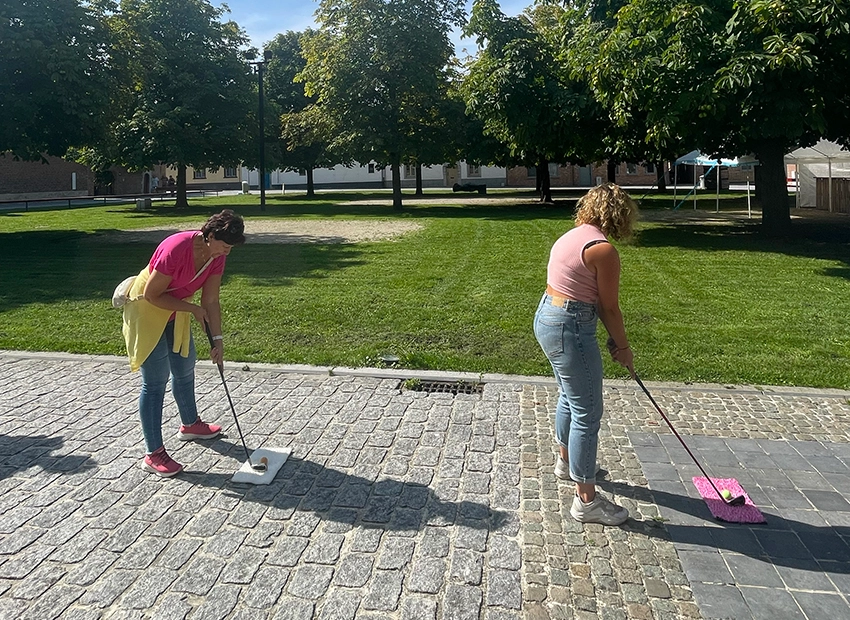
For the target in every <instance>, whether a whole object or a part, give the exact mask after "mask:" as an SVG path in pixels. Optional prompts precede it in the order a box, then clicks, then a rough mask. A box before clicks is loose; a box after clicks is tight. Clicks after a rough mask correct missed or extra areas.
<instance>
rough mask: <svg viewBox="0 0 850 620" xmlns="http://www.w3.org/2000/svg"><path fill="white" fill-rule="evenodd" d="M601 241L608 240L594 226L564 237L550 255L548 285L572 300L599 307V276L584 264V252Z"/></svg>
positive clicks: (573, 231) (583, 225)
mask: <svg viewBox="0 0 850 620" xmlns="http://www.w3.org/2000/svg"><path fill="white" fill-rule="evenodd" d="M599 241H606V242H607V241H608V239H607V238H606V237H605V235H604V234H603V233H602V231H601V230H599V229H598V228H596V226H592V225H590V224H582V225H580V226H576V227H575V228H573V229H572V230H570V231H567V232H566V233H564V234H563V235H561V238H560V239H558V240H557V241H556V242H555V245H553V246H552V251H551V252H550V253H549V266H548V267H547V270H546V284H548V285H549V286H551V287H552V288H553V289H555V290H556V291H560V292H561V293H564V295H566V296H567V297H569V298H570V299H575V300H576V301H586V302H588V303H591V304H595V303H596V300H597V299H598V298H599V287H598V286H597V284H596V274H595V273H593V272H592V271H590V269H588V268H587V265H585V264H584V250H585V249H586V248H587V247H589V246H591V245H593V244H594V243H598V242H599Z"/></svg>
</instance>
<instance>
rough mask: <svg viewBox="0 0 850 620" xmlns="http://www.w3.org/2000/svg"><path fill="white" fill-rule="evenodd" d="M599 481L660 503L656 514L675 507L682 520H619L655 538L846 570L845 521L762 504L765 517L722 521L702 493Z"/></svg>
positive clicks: (849, 555) (849, 531) (849, 560)
mask: <svg viewBox="0 0 850 620" xmlns="http://www.w3.org/2000/svg"><path fill="white" fill-rule="evenodd" d="M600 486H601V487H602V488H604V489H605V490H606V491H609V492H611V493H614V494H616V495H619V496H622V497H628V498H632V499H634V500H636V501H639V502H647V503H651V504H655V505H657V506H658V507H659V509H661V510H660V512H661V514H662V516H664V514H665V512H667V511H675V512H676V513H678V514H677V515H676V516H677V520H681V521H683V522H684V523H683V524H682V523H676V524H674V523H665V524H664V527H660V524H659V526H658V527H652V526H650V527H645V526H643V525H637V524H640V522H636V521H634V520H632V519H630V520H629V521H627V522H626V524H625V527H626V528H627V529H636V530H637V529H639V530H640V531H641V532H642V533H644V534H646V535H648V536H653V537H656V538H664V539H667V538H669V539H670V540H671V541H672V542H673V543H675V544H676V545H684V546H687V547H688V548H691V549H693V548H698V547H706V548H710V549H721V550H725V551H731V552H734V553H739V554H741V555H746V556H749V557H751V558H754V559H758V560H762V561H768V560H769V562H770V563H772V564H774V565H779V566H787V567H790V568H797V569H802V570H814V571H825V572H830V573H845V574H846V573H850V545H848V543H847V539H848V538H850V528H848V527H845V526H830V525H826V526H817V525H812V524H809V523H805V522H802V521H794V520H792V519H787V518H784V517H782V516H780V515H778V514H776V512H774V511H775V509H762V508H760V509H761V510H762V513H763V514H764V516H765V519H766V520H767V523H762V524H753V523H726V522H723V521H718V520H716V519H714V517H713V516H712V515H711V512H710V511H709V509H708V506H707V505H706V503H705V501H704V500H702V499H696V498H692V497H687V496H684V495H677V494H674V493H668V492H666V491H657V490H651V489H647V488H644V487H637V486H633V485H629V484H624V483H620V482H602V483H601V484H600ZM667 514H670V513H669V512H667ZM636 525H637V527H636Z"/></svg>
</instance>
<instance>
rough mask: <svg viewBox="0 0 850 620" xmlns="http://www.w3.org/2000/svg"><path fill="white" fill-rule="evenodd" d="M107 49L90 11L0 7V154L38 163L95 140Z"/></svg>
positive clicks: (52, 0) (25, 4) (105, 97)
mask: <svg viewBox="0 0 850 620" xmlns="http://www.w3.org/2000/svg"><path fill="white" fill-rule="evenodd" d="M109 43H110V40H109V34H108V32H107V31H106V29H105V28H104V26H103V11H102V10H101V8H100V7H99V6H98V5H96V4H94V3H83V2H81V1H80V0H0V49H1V50H2V55H0V153H4V152H6V151H11V152H12V153H13V154H14V155H15V156H17V157H20V158H22V159H39V158H41V157H42V154H43V153H46V154H49V155H63V154H64V153H65V151H66V150H67V149H68V147H70V146H84V145H86V144H88V143H91V142H93V141H96V140H97V139H98V138H99V136H100V134H101V128H102V120H103V119H102V114H101V112H102V111H103V110H105V109H107V107H108V102H109V94H108V88H109V84H110V80H109V74H110V70H111V66H110V62H109V56H108V54H107V50H108V48H109Z"/></svg>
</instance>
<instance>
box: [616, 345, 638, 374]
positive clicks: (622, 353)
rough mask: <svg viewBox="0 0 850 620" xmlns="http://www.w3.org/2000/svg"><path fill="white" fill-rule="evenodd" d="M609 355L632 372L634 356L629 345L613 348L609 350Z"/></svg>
mask: <svg viewBox="0 0 850 620" xmlns="http://www.w3.org/2000/svg"><path fill="white" fill-rule="evenodd" d="M611 357H612V358H614V361H615V362H617V363H618V364H620V365H621V366H623V367H624V368H628V369H629V372H630V373H632V372H633V370H632V369H633V368H634V367H635V356H634V353H632V349H631V347H626V348H625V349H615V350H614V351H612V352H611Z"/></svg>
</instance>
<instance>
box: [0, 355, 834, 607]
mask: <svg viewBox="0 0 850 620" xmlns="http://www.w3.org/2000/svg"><path fill="white" fill-rule="evenodd" d="M254 366H255V365H251V369H250V370H243V369H241V367H240V365H237V364H230V365H228V367H227V369H226V373H227V380H228V385H229V386H230V389H231V392H232V395H233V397H234V401H235V402H237V403H238V409H239V415H240V423H241V424H242V426H243V431H244V433H245V436H246V440H247V443H248V444H249V445H252V446H262V445H268V446H290V447H292V449H293V452H292V455H291V456H290V458H289V459H288V461H287V463H286V465H285V466H284V467H283V469H282V470H281V471H280V473H279V474H278V476H277V477H276V478H275V480H274V481H272V483H271V484H269V485H267V486H257V487H254V486H250V485H247V486H246V485H239V484H234V483H232V482H231V481H230V476H231V474H232V472H233V471H234V470H235V469H236V468H238V467H239V465H240V464H241V463H242V461H243V460H244V453H243V451H242V449H241V446H240V445H239V443H240V442H239V440H238V436H237V434H236V433H235V428H232V427H231V422H229V419H230V417H231V414H230V411H229V407H228V405H227V403H226V401H223V400H222V398H221V393H220V392H221V384H220V379H219V377H218V373H217V371H216V369H215V368H214V366H212V365H211V364H209V362H200V363H199V364H198V368H197V377H196V391H197V394H198V399H199V406H200V407H201V408H202V409H203V410H204V411H205V412H206V413H205V419H207V418H209V419H210V421H218V422H220V423H222V424H224V425H225V432H224V434H223V436H222V437H220V438H218V439H216V440H214V441H197V442H186V443H184V442H179V441H177V440H176V438H175V437H174V431H175V430H176V426H177V424H178V423H179V422H178V415H177V411H176V407H175V406H174V404H173V401H172V400H171V395H170V393H169V394H167V397H166V408H165V411H164V419H163V431H164V438H165V442H166V446H167V448H168V449H169V452H170V453H172V455H173V456H174V457H175V458H176V459H178V461H180V462H182V463H183V464H184V465H185V466H186V472H185V473H183V474H180V475H179V476H177V477H175V478H173V479H168V480H163V479H159V478H156V477H154V476H151V475H149V474H146V473H145V472H143V471H142V470H141V469H140V468H139V467H138V462H139V459H140V458H141V454H143V452H144V450H143V445H142V440H141V432H140V429H139V428H138V421H137V413H136V403H135V402H134V399H133V398H131V399H128V398H127V395H128V394H130V395H132V394H135V393H137V390H138V377H137V375H134V374H132V373H130V372H129V371H128V370H127V368H126V362H125V360H123V359H121V358H111V357H92V356H73V355H65V354H50V355H43V354H37V353H16V352H2V351H0V377H2V381H3V383H4V388H6V389H5V390H4V393H3V394H0V617H3V618H5V617H9V618H15V619H17V618H36V619H38V620H42V619H43V618H69V619H74V618H80V619H89V618H91V619H95V618H96V619H98V620H102V619H104V618H110V620H113V619H115V620H117V619H124V618H126V619H130V618H133V619H134V620H135V619H137V618H143V617H144V618H163V619H165V618H175V619H177V618H179V619H180V620H186V619H198V618H222V619H224V618H227V619H228V620H233V619H237V620H241V619H246V620H247V619H249V618H250V620H284V619H290V620H291V619H296V618H297V619H304V620H306V619H311V620H312V619H315V618H320V619H324V618H340V619H343V618H346V619H347V618H356V619H357V620H361V619H362V620H418V619H423V620H444V619H457V620H475V619H478V620H520V619H522V620H526V619H529V620H537V619H540V620H558V619H569V620H600V619H612V620H613V619H616V620H635V619H653V620H668V619H669V620H681V619H686V618H687V619H690V618H693V619H694V620H697V619H701V618H705V619H709V618H735V619H736V620H737V619H739V618H741V619H747V618H758V619H763V618H765V619H769V620H778V619H779V618H781V617H800V618H807V619H808V620H812V619H813V618H818V619H819V618H830V619H831V618H841V617H844V616H847V617H850V605H848V601H850V482H848V480H850V476H848V473H850V393H848V392H842V391H839V390H819V389H810V388H800V387H797V388H791V387H782V388H774V387H764V386H761V387H749V386H716V385H696V384H694V385H682V384H651V385H650V389H651V390H652V393H653V394H654V395H655V396H656V398H657V399H658V402H659V404H660V405H661V406H662V407H663V408H664V410H665V411H666V412H667V413H668V415H669V417H670V419H671V421H672V423H673V424H674V425H675V426H676V428H677V429H679V430H680V432H681V433H682V436H683V437H684V438H685V440H686V441H687V443H688V445H689V447H691V448H692V450H693V451H694V453H695V455H696V456H697V457H698V458H699V459H700V461H701V462H703V463H705V465H706V466H707V467H708V468H709V470H710V471H711V472H712V473H713V474H714V475H716V476H721V477H734V478H736V479H738V480H739V481H740V482H741V484H742V485H743V486H744V488H745V489H746V490H747V492H748V494H749V495H750V497H751V498H752V499H753V500H754V501H756V502H757V503H758V504H759V506H760V507H761V508H762V509H763V511H764V513H765V515H766V516H767V518H768V522H767V523H766V524H764V525H735V524H725V523H721V522H718V521H715V520H714V519H712V517H711V515H710V513H709V512H708V510H707V507H706V505H705V503H704V502H703V500H702V499H701V498H699V495H698V494H697V493H696V490H695V488H694V487H693V484H692V482H691V477H692V476H694V475H700V474H699V473H698V468H696V467H695V466H694V464H693V463H692V462H691V461H690V457H689V456H688V455H687V453H686V452H685V451H684V449H683V448H682V447H681V445H680V444H679V442H678V441H677V440H676V438H675V437H674V436H673V435H672V434H671V433H670V432H669V429H668V428H667V427H666V425H665V424H663V421H660V420H659V419H658V418H657V413H656V412H655V411H654V409H653V408H652V407H651V404H650V403H648V402H647V401H646V399H645V396H644V395H643V393H642V392H640V390H639V389H636V388H635V386H634V385H633V384H632V383H630V382H628V381H618V380H610V381H606V382H605V386H604V398H605V416H604V417H603V421H602V429H601V432H600V445H599V455H598V457H599V458H598V460H599V461H600V463H601V465H602V467H603V470H604V472H605V473H604V475H603V476H602V477H601V479H600V483H599V486H600V488H601V489H602V491H603V492H604V493H606V494H608V495H610V496H613V498H614V500H615V501H617V502H618V503H621V504H623V505H624V506H626V507H627V508H628V509H629V511H630V513H631V518H630V519H629V520H628V521H627V522H626V523H625V524H624V525H623V526H621V527H603V526H600V525H594V524H580V523H576V522H575V521H573V519H572V518H571V516H570V514H569V505H570V501H571V498H572V495H573V487H572V485H571V484H570V483H569V482H568V481H564V480H561V479H558V478H556V477H555V476H554V475H553V467H554V463H555V455H556V451H555V445H554V439H553V428H552V423H553V412H554V408H555V402H556V400H557V388H556V386H555V384H554V381H552V380H551V379H550V378H548V377H544V378H541V377H504V376H498V377H495V376H494V377H492V378H487V377H486V376H485V377H484V378H483V383H484V390H483V393H482V394H474V395H464V394H459V395H452V394H446V393H441V394H437V393H435V394H428V393H421V392H411V391H408V390H406V389H404V388H403V386H401V379H400V376H401V375H399V374H397V373H398V372H399V371H397V370H395V369H387V370H376V369H372V370H367V371H360V370H356V371H352V370H350V369H334V370H332V371H330V372H329V371H328V370H327V369H310V368H307V367H292V368H289V367H275V366H264V365H258V366H257V368H254ZM404 372H406V371H404ZM394 373H396V374H394ZM92 377H97V381H96V382H95V383H94V384H93V383H92ZM12 393H14V394H16V397H15V398H8V397H6V396H5V395H6V394H12ZM134 398H135V397H134ZM116 420H118V422H117V423H116V422H115V421H116ZM234 438H235V441H234ZM783 614H785V615H783Z"/></svg>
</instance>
